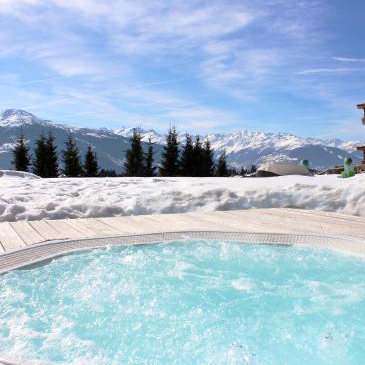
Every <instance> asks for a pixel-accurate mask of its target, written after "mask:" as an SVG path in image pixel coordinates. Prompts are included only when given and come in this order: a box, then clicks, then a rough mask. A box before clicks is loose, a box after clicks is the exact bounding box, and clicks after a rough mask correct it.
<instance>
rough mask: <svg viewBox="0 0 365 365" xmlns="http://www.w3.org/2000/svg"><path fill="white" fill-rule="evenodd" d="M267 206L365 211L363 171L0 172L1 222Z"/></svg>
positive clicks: (356, 213)
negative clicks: (36, 175)
mask: <svg viewBox="0 0 365 365" xmlns="http://www.w3.org/2000/svg"><path fill="white" fill-rule="evenodd" d="M271 207H297V208H307V209H316V210H324V211H332V212H341V213H348V214H354V215H360V216H365V174H362V175H357V176H355V177H353V178H349V179H340V178H338V177H337V176H335V175H327V176H316V177H312V176H281V177H270V178H82V179H81V178H80V179H79V178H74V179H71V178H68V179H27V178H20V177H16V176H14V177H11V176H7V178H0V222H4V221H10V222H11V221H18V220H39V219H63V218H86V217H109V216H123V215H139V214H157V213H183V212H193V211H205V212H206V211H214V210H233V209H251V208H271Z"/></svg>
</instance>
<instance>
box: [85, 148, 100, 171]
mask: <svg viewBox="0 0 365 365" xmlns="http://www.w3.org/2000/svg"><path fill="white" fill-rule="evenodd" d="M84 175H85V176H87V177H95V176H97V175H98V159H97V156H96V153H95V152H94V151H93V149H92V147H91V144H89V146H88V147H87V151H86V154H85V163H84Z"/></svg>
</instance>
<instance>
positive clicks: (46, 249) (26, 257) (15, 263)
mask: <svg viewBox="0 0 365 365" xmlns="http://www.w3.org/2000/svg"><path fill="white" fill-rule="evenodd" d="M187 239H205V240H224V241H233V242H234V241H238V242H244V243H257V244H284V245H297V246H307V247H322V248H330V249H333V250H336V251H341V252H342V253H348V254H353V255H357V256H361V257H364V258H365V239H362V238H356V237H349V236H339V235H318V234H317V235H314V234H288V233H262V232H242V231H193V230H192V231H174V232H156V233H148V234H132V235H131V234H129V235H117V236H108V237H100V238H86V239H75V240H61V241H47V242H42V243H39V244H35V245H30V246H26V247H22V248H20V249H18V250H14V251H11V252H7V253H5V254H1V255H0V275H1V274H5V273H7V272H9V271H12V270H16V269H19V268H22V267H25V266H29V265H32V264H35V263H38V262H41V261H44V260H48V259H53V258H56V257H58V256H62V255H64V254H68V253H72V252H78V251H83V250H89V249H96V248H103V247H108V246H122V245H139V244H153V243H158V242H168V241H176V240H178V241H183V240H187Z"/></svg>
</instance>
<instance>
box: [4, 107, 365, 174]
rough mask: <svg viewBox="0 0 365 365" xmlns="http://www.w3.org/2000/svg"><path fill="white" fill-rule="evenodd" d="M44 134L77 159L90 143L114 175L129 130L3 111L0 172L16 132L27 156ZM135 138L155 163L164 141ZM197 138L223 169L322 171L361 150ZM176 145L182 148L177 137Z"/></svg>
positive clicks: (236, 137)
mask: <svg viewBox="0 0 365 365" xmlns="http://www.w3.org/2000/svg"><path fill="white" fill-rule="evenodd" d="M49 131H51V132H52V134H53V135H54V137H55V138H56V143H57V146H58V152H59V153H60V152H61V150H62V149H63V146H64V141H65V140H66V138H67V135H68V134H69V133H72V134H73V135H74V138H75V140H76V142H77V145H78V147H79V149H80V151H81V154H84V153H85V151H86V149H87V146H88V144H89V143H91V144H92V145H93V146H94V148H95V151H96V153H97V156H98V159H99V165H100V167H102V168H105V169H114V170H116V171H117V172H118V173H120V172H121V171H122V168H123V162H124V156H125V151H126V150H127V149H128V148H129V145H130V142H129V137H130V136H131V134H132V132H133V128H125V127H122V128H120V129H117V130H109V129H106V128H101V129H92V128H84V127H71V126H66V125H63V124H58V123H54V122H52V121H50V120H44V119H40V118H37V117H36V116H35V115H33V114H31V113H28V112H26V111H23V110H14V109H9V110H5V111H3V112H0V169H9V168H11V159H12V155H11V150H12V149H13V148H14V145H15V141H16V139H17V138H18V136H19V135H20V133H21V132H22V133H23V134H24V136H25V137H26V139H27V140H28V143H29V146H30V147H31V150H32V149H33V147H34V143H35V140H36V139H37V138H38V136H39V135H40V134H42V133H44V134H46V135H47V134H48V132H49ZM140 132H141V134H142V141H143V148H144V149H145V150H146V146H147V143H146V142H148V139H149V138H150V137H151V140H152V141H153V142H154V143H155V144H154V151H155V162H156V163H159V162H160V160H161V153H162V151H163V145H164V143H165V136H164V135H163V134H160V133H158V132H156V131H154V130H143V129H141V130H140ZM201 138H202V140H205V139H209V141H210V142H211V145H212V147H213V148H214V150H215V151H216V156H218V155H219V153H220V151H222V149H225V150H226V152H227V155H228V158H227V161H228V163H229V164H230V165H231V166H234V167H237V168H239V167H241V166H245V167H249V166H251V165H253V164H254V165H260V164H262V163H265V162H270V161H273V162H274V161H275V162H292V163H298V162H299V161H300V159H303V158H306V159H308V160H309V161H310V164H311V167H312V168H314V169H324V168H327V167H329V166H334V165H341V164H342V163H343V159H344V158H345V157H351V158H352V159H353V161H354V162H355V163H358V162H360V160H361V155H360V154H359V153H358V152H357V151H356V145H358V144H361V142H359V141H356V142H351V141H350V142H348V141H347V142H345V141H342V140H340V139H331V140H324V139H318V138H302V137H298V136H295V135H293V134H288V133H278V134H274V133H264V132H253V131H247V130H243V131H238V132H234V133H227V134H208V135H205V136H201ZM179 139H180V141H181V142H182V143H184V135H183V134H181V135H180V137H179ZM362 144H365V143H362Z"/></svg>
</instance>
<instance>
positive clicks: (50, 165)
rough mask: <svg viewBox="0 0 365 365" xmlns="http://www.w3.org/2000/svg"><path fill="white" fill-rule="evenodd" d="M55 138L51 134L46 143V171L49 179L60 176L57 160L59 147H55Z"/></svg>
mask: <svg viewBox="0 0 365 365" xmlns="http://www.w3.org/2000/svg"><path fill="white" fill-rule="evenodd" d="M54 141H55V138H54V137H53V134H52V133H51V132H50V133H49V135H48V138H47V142H46V149H47V155H46V171H47V177H57V176H58V161H57V160H58V158H57V147H56V146H55V145H54Z"/></svg>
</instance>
